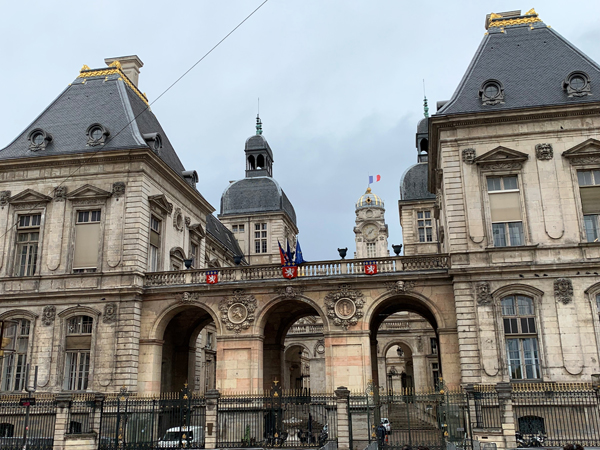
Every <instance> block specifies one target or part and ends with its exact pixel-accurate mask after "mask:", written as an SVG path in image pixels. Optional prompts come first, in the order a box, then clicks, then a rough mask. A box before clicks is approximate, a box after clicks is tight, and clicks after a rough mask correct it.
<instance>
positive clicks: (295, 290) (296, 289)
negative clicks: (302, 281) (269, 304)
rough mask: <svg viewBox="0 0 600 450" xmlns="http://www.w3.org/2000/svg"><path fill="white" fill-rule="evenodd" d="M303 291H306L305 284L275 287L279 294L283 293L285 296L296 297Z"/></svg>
mask: <svg viewBox="0 0 600 450" xmlns="http://www.w3.org/2000/svg"><path fill="white" fill-rule="evenodd" d="M303 291H304V287H303V286H286V287H283V288H277V289H275V292H276V293H277V294H278V295H281V296H282V297H285V298H296V297H298V296H299V295H301V294H302V292H303Z"/></svg>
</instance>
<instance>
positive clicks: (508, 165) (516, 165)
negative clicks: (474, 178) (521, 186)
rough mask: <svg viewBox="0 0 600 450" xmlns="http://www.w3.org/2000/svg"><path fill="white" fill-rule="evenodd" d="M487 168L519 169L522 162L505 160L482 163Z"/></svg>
mask: <svg viewBox="0 0 600 450" xmlns="http://www.w3.org/2000/svg"><path fill="white" fill-rule="evenodd" d="M482 164H483V165H485V168H486V169H488V170H520V169H521V168H522V167H523V164H521V163H520V162H505V163H499V162H496V163H487V164H486V163H482Z"/></svg>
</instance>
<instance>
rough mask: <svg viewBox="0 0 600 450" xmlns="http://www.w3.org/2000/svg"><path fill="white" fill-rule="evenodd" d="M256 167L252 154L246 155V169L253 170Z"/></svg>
mask: <svg viewBox="0 0 600 450" xmlns="http://www.w3.org/2000/svg"><path fill="white" fill-rule="evenodd" d="M254 169H256V165H255V164H254V156H253V155H250V156H248V170H254Z"/></svg>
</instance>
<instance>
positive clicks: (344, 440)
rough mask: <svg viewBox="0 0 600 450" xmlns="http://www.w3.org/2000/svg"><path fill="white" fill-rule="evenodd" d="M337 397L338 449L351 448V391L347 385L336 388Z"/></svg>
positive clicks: (347, 449) (345, 449) (348, 449)
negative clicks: (349, 408)
mask: <svg viewBox="0 0 600 450" xmlns="http://www.w3.org/2000/svg"><path fill="white" fill-rule="evenodd" d="M335 396H336V397H337V432H338V436H337V437H338V450H350V427H351V426H352V424H351V423H350V414H349V413H350V411H348V403H349V399H350V391H349V390H348V388H347V387H345V386H340V387H338V388H337V389H336V390H335Z"/></svg>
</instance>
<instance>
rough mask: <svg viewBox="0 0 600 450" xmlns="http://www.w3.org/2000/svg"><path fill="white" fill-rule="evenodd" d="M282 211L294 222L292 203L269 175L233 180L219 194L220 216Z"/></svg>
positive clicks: (294, 214) (294, 215)
mask: <svg viewBox="0 0 600 450" xmlns="http://www.w3.org/2000/svg"><path fill="white" fill-rule="evenodd" d="M272 211H283V212H285V213H287V215H288V216H289V217H290V219H291V220H292V222H293V223H294V224H295V223H296V212H295V211H294V207H293V206H292V203H291V202H290V201H289V199H288V198H287V195H285V192H283V189H281V187H280V186H279V183H277V181H275V180H274V179H273V178H271V177H252V178H243V179H241V180H238V181H234V182H233V183H230V184H229V186H227V189H225V192H223V195H222V196H221V214H220V215H221V216H225V215H233V214H249V213H260V212H272Z"/></svg>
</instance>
